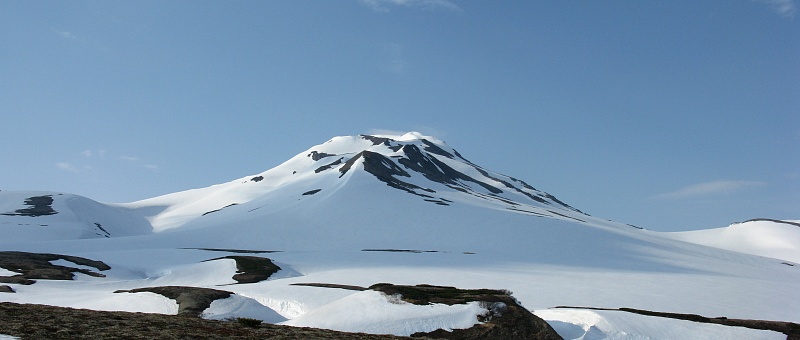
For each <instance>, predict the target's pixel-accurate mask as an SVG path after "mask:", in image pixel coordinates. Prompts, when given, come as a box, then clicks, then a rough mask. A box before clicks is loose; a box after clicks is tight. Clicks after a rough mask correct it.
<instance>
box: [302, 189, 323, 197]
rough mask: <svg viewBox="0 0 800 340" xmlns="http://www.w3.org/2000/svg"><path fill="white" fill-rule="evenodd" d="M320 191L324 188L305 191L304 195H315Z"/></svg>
mask: <svg viewBox="0 0 800 340" xmlns="http://www.w3.org/2000/svg"><path fill="white" fill-rule="evenodd" d="M320 191H322V189H314V190H309V191H306V192H304V193H303V196H308V195H313V194H316V193H318V192H320Z"/></svg>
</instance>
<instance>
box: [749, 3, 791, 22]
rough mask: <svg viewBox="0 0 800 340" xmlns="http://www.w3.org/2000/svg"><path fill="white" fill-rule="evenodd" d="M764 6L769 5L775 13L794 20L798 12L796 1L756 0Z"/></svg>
mask: <svg viewBox="0 0 800 340" xmlns="http://www.w3.org/2000/svg"><path fill="white" fill-rule="evenodd" d="M755 1H758V2H760V3H763V4H767V6H769V8H771V9H772V10H773V11H774V12H775V13H777V14H778V15H780V16H782V17H784V18H793V17H794V13H795V12H797V6H795V4H794V0H755Z"/></svg>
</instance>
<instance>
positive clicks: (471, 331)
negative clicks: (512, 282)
mask: <svg viewBox="0 0 800 340" xmlns="http://www.w3.org/2000/svg"><path fill="white" fill-rule="evenodd" d="M369 288H370V289H372V290H376V291H379V292H383V293H384V294H387V295H399V296H400V298H401V299H402V300H403V301H406V302H409V303H413V304H417V305H427V304H431V303H443V304H447V305H453V304H464V303H467V302H470V301H479V302H480V303H481V304H482V305H483V306H484V307H485V308H486V309H487V310H488V312H487V313H486V314H484V315H481V316H479V321H481V322H483V323H480V324H477V325H475V326H473V327H471V328H467V329H454V330H453V331H452V332H448V331H445V330H442V329H438V330H435V331H433V332H420V333H414V334H412V335H411V336H412V337H426V338H434V339H476V340H477V339H498V340H500V339H502V340H513V339H561V336H559V335H558V333H556V331H555V330H554V329H553V328H552V327H550V325H549V324H547V322H545V321H544V320H542V319H541V318H539V317H538V316H536V315H533V313H531V312H530V311H528V310H527V309H525V308H524V307H522V306H520V305H519V303H517V301H516V300H515V299H514V298H513V297H511V295H510V292H508V291H503V290H494V289H458V288H455V287H443V286H431V285H417V286H401V285H393V284H389V283H379V284H375V285H372V286H370V287H369Z"/></svg>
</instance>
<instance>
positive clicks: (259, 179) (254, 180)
mask: <svg viewBox="0 0 800 340" xmlns="http://www.w3.org/2000/svg"><path fill="white" fill-rule="evenodd" d="M263 179H264V176H256V177H253V178H251V179H250V180H251V181H253V182H261V181H262V180H263Z"/></svg>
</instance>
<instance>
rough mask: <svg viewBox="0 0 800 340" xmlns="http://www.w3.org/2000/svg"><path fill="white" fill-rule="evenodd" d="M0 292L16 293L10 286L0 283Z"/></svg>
mask: <svg viewBox="0 0 800 340" xmlns="http://www.w3.org/2000/svg"><path fill="white" fill-rule="evenodd" d="M0 293H16V292H15V291H14V288H11V286H6V285H0Z"/></svg>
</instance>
